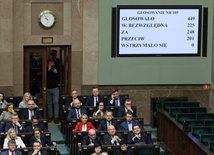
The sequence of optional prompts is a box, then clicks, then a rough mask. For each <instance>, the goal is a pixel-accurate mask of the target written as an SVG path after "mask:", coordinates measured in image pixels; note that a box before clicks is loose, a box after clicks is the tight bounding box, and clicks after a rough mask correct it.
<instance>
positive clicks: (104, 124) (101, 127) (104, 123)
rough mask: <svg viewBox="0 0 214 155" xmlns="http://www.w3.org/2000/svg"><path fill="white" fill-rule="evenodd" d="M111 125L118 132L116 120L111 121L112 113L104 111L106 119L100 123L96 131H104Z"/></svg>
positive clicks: (118, 127)
mask: <svg viewBox="0 0 214 155" xmlns="http://www.w3.org/2000/svg"><path fill="white" fill-rule="evenodd" d="M110 125H113V126H114V127H115V128H116V129H117V130H120V126H119V124H118V123H117V121H116V120H113V113H112V111H106V119H105V120H102V121H100V123H99V125H98V128H97V130H98V131H106V130H107V129H108V126H110Z"/></svg>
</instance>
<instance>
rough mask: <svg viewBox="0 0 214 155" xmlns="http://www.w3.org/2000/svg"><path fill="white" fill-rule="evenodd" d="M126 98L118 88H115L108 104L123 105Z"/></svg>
mask: <svg viewBox="0 0 214 155" xmlns="http://www.w3.org/2000/svg"><path fill="white" fill-rule="evenodd" d="M124 101H125V98H124V97H123V96H121V95H120V94H119V91H118V89H115V90H114V91H113V93H112V95H111V98H110V99H109V101H108V103H107V106H123V105H124Z"/></svg>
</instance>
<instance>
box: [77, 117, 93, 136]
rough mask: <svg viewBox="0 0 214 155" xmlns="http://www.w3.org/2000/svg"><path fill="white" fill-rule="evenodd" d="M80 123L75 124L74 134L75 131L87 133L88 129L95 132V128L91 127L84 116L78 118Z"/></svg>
mask: <svg viewBox="0 0 214 155" xmlns="http://www.w3.org/2000/svg"><path fill="white" fill-rule="evenodd" d="M80 120H81V122H77V124H76V126H75V128H74V133H76V132H77V131H88V130H90V129H94V130H96V128H95V127H94V126H93V124H92V123H91V122H88V116H87V115H86V114H82V115H81V116H80Z"/></svg>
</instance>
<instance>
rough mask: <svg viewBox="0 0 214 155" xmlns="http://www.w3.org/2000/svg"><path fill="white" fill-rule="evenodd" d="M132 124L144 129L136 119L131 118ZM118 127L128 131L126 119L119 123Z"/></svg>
mask: <svg viewBox="0 0 214 155" xmlns="http://www.w3.org/2000/svg"><path fill="white" fill-rule="evenodd" d="M134 125H138V126H139V127H140V129H141V130H144V128H143V126H142V125H141V124H140V122H139V121H138V120H132V127H133V126H134ZM120 128H121V130H126V131H129V127H128V123H127V121H124V122H122V123H121V124H120Z"/></svg>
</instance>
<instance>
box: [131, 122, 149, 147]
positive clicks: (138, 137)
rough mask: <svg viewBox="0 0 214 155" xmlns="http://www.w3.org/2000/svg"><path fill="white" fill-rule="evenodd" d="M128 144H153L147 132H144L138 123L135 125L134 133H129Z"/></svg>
mask: <svg viewBox="0 0 214 155" xmlns="http://www.w3.org/2000/svg"><path fill="white" fill-rule="evenodd" d="M128 144H135V145H136V144H153V142H152V140H151V139H150V138H149V137H148V136H147V134H145V133H142V132H141V129H140V127H139V126H138V125H134V126H133V133H130V134H129V135H128Z"/></svg>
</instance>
